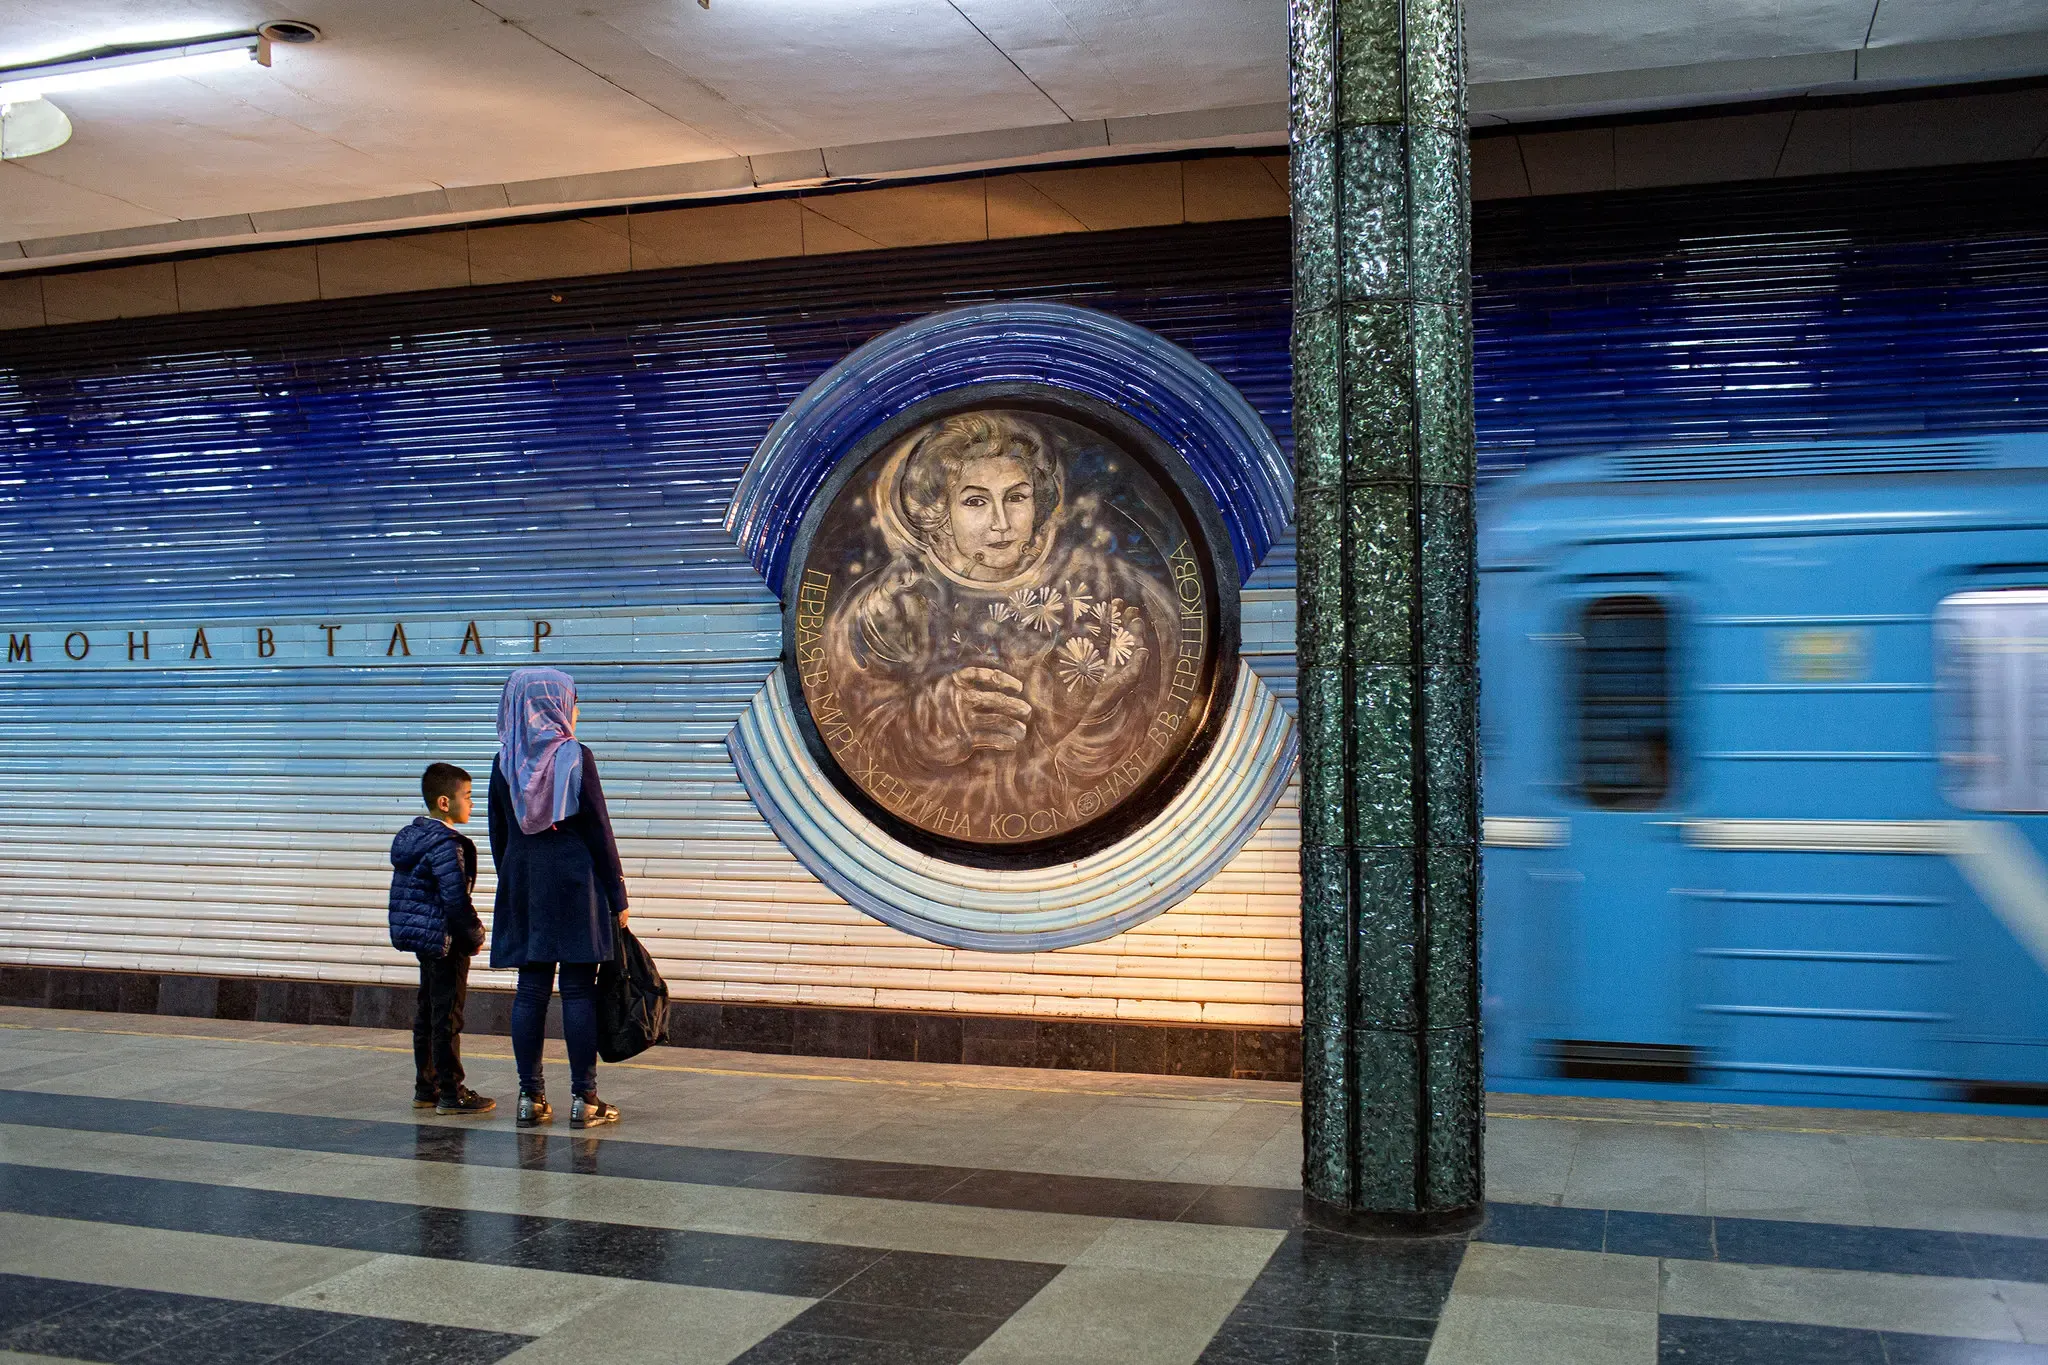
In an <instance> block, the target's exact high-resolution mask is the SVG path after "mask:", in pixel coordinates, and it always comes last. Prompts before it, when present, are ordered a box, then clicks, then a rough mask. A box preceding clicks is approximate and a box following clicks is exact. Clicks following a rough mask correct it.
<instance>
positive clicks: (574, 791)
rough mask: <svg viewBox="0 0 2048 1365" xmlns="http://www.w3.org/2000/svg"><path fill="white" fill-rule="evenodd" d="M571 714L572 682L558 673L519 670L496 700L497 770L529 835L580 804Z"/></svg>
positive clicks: (579, 757) (579, 758)
mask: <svg viewBox="0 0 2048 1365" xmlns="http://www.w3.org/2000/svg"><path fill="white" fill-rule="evenodd" d="M575 716H576V681H575V679H573V678H571V677H570V676H569V675H568V674H567V673H564V672H562V670H561V669H559V668H522V669H519V670H517V671H516V672H514V673H513V674H512V676H511V677H509V678H507V679H506V680H505V693H504V695H503V696H501V697H499V698H498V767H499V768H500V770H502V771H503V772H504V774H505V785H506V786H508V787H510V788H511V789H512V809H513V810H514V811H515V812H516V813H517V814H518V816H519V828H520V829H521V830H522V831H524V832H525V833H527V834H538V833H540V832H541V831H542V830H544V829H546V828H548V827H549V826H550V825H553V824H555V823H557V822H559V821H562V820H566V819H568V818H569V817H570V816H572V815H574V814H575V813H576V811H577V808H578V807H579V806H580V805H581V804H582V801H583V748H582V746H581V745H579V744H578V743H577V742H576V719H575Z"/></svg>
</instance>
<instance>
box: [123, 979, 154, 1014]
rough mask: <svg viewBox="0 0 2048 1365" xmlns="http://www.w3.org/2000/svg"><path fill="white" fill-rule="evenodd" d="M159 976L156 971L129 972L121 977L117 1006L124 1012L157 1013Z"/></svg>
mask: <svg viewBox="0 0 2048 1365" xmlns="http://www.w3.org/2000/svg"><path fill="white" fill-rule="evenodd" d="M157 989H158V978H157V975H156V973H154V972H127V973H124V974H123V975H122V977H121V986H120V998H119V999H118V1000H117V1001H116V1006H117V1008H119V1009H120V1011H121V1013H123V1014H155V1013H156V997H157Z"/></svg>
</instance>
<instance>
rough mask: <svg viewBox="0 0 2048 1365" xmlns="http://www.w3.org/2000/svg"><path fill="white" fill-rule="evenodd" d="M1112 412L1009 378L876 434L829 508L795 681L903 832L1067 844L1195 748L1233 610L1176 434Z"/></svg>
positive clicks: (872, 806)
mask: <svg viewBox="0 0 2048 1365" xmlns="http://www.w3.org/2000/svg"><path fill="white" fill-rule="evenodd" d="M1091 417H1093V418H1094V420H1091ZM1114 427H1115V424H1114V423H1113V422H1109V421H1105V420H1101V414H1090V413H1088V412H1086V411H1084V410H1082V409H1081V408H1079V407H1078V406H1077V405H1073V404H1069V405H1067V406H1065V407H1064V408H1063V409H1062V408H1061V407H1059V406H1058V405H1051V406H1027V405H1021V404H1020V402H1019V398H1018V396H1017V395H1009V396H1007V397H991V398H989V399H988V400H987V401H985V402H983V403H981V404H977V405H973V406H959V407H955V408H953V409H952V410H950V411H946V412H943V413H939V414H936V415H929V414H928V415H923V416H917V417H914V420H911V421H908V422H899V423H896V424H893V425H892V426H891V427H890V428H888V429H885V430H883V431H880V432H878V433H876V437H875V439H873V440H871V441H870V442H868V443H867V444H866V448H865V449H860V450H856V451H855V452H853V454H852V457H851V458H849V459H848V460H847V461H846V463H845V464H844V465H843V466H842V467H841V470H840V477H839V478H838V479H837V480H836V483H837V486H836V487H833V486H831V485H828V487H827V488H826V489H825V490H824V491H823V493H821V495H820V497H819V499H818V500H817V502H816V503H814V504H813V509H812V514H811V516H810V517H809V518H808V519H807V520H808V528H807V536H806V537H805V540H804V543H803V544H802V545H801V546H800V548H799V553H798V555H797V557H796V558H795V559H794V560H793V562H792V568H791V579H790V591H789V593H788V595H787V596H786V598H785V601H786V604H787V609H788V612H789V623H788V624H789V629H788V631H787V640H788V644H789V650H788V656H787V657H788V667H789V670H790V674H791V683H792V691H794V692H797V693H799V694H800V695H801V697H802V699H803V703H804V705H803V710H804V711H806V712H807V713H808V722H809V723H808V725H807V726H806V733H807V737H808V738H809V739H810V741H811V746H812V748H813V750H814V751H815V752H817V754H818V755H819V757H820V758H821V760H823V761H824V763H825V765H826V767H827V768H828V770H829V771H830V772H831V775H832V777H833V780H834V782H835V784H836V785H838V786H839V787H840V788H841V790H842V791H844V792H846V793H847V795H849V796H850V797H853V798H854V799H855V800H856V801H857V802H859V803H860V804H861V805H862V806H863V807H864V808H866V809H867V810H868V812H869V814H870V815H872V816H874V817H875V818H877V819H878V820H879V821H880V822H882V823H883V824H884V826H885V827H887V828H890V829H891V830H892V832H894V833H896V834H898V836H899V837H905V838H907V839H908V840H910V841H911V842H913V843H916V844H919V845H921V846H923V847H926V848H927V849H929V850H930V851H933V852H937V853H940V854H941V855H951V856H956V857H957V856H963V855H964V856H966V857H968V858H969V859H970V860H983V861H985V860H986V858H987V856H988V855H996V856H997V857H999V858H1012V859H1014V858H1023V859H1025V860H1027V861H1028V860H1029V859H1030V858H1031V856H1032V855H1033V854H1041V855H1042V854H1045V853H1048V852H1056V853H1057V854H1058V855H1059V856H1061V857H1071V856H1074V855H1075V854H1076V853H1077V852H1079V851H1085V850H1086V849H1087V848H1088V847H1099V846H1100V845H1101V844H1103V843H1105V842H1108V841H1109V840H1111V839H1114V838H1115V837H1117V836H1118V835H1120V834H1122V833H1124V832H1127V831H1128V830H1130V829H1132V828H1134V827H1135V825H1136V823H1137V822H1139V821H1142V820H1144V819H1145V818H1148V817H1149V816H1150V815H1152V814H1154V813H1156V812H1157V810H1158V809H1159V807H1160V805H1161V804H1163V802H1164V801H1165V800H1166V799H1167V798H1168V797H1169V796H1170V795H1171V790H1172V789H1173V788H1174V787H1176V786H1177V785H1178V783H1179V781H1180V780H1181V779H1182V778H1184V776H1185V770H1186V769H1188V768H1189V767H1191V766H1192V763H1191V759H1192V758H1195V757H1199V754H1198V753H1196V750H1198V749H1199V748H1200V747H1201V737H1202V735H1203V733H1204V729H1205V723H1206V721H1207V720H1208V718H1209V716H1210V714H1211V712H1212V710H1213V709H1214V708H1215V706H1216V704H1217V702H1218V697H1217V695H1216V694H1217V691H1218V680H1219V675H1221V676H1224V677H1228V676H1229V675H1228V674H1224V673H1223V672H1222V668H1221V667H1220V665H1227V666H1228V667H1229V668H1230V669H1233V670H1234V669H1235V666H1236V662H1235V659H1234V658H1228V657H1226V656H1228V655H1230V654H1232V653H1234V649H1235V643H1236V642H1235V630H1234V625H1235V623H1234V621H1233V622H1229V623H1227V625H1225V623H1223V622H1220V621H1219V616H1220V612H1219V605H1220V604H1219V599H1218V590H1217V566H1216V563H1215V561H1214V559H1213V557H1212V553H1211V550H1210V546H1209V538H1208V537H1207V536H1206V535H1205V534H1204V532H1203V527H1202V524H1201V521H1200V520H1199V518H1198V517H1197V516H1195V515H1194V514H1193V513H1192V512H1191V511H1190V508H1189V503H1188V500H1187V499H1186V498H1185V497H1184V496H1183V495H1182V493H1181V491H1180V490H1179V489H1178V488H1176V487H1175V485H1174V483H1173V480H1172V479H1171V477H1170V476H1169V475H1167V474H1166V473H1164V472H1163V470H1162V469H1161V468H1160V463H1161V459H1162V457H1169V453H1168V452H1159V451H1154V452H1147V451H1146V450H1145V449H1143V448H1142V443H1143V438H1142V437H1141V436H1139V435H1137V434H1136V433H1135V432H1133V431H1131V430H1129V429H1125V430H1115V429H1114ZM1219 625H1225V628H1223V629H1219ZM1223 700H1225V701H1227V698H1224V699H1223ZM977 854H978V855H982V857H981V858H980V859H976V855H977ZM1040 860H1041V861H1043V859H1042V858H1041V859H1040Z"/></svg>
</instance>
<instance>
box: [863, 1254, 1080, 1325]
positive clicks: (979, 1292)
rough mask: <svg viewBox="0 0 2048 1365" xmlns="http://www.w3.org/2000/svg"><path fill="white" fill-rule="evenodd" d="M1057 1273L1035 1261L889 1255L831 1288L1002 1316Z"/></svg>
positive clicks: (878, 1299) (902, 1303) (868, 1299)
mask: <svg viewBox="0 0 2048 1365" xmlns="http://www.w3.org/2000/svg"><path fill="white" fill-rule="evenodd" d="M1060 1269H1061V1267H1059V1266H1056V1265H1044V1264H1041V1263H1039V1262H1036V1261H998V1260H992V1259H989V1258H986V1257H981V1256H939V1255H934V1254H931V1253H928V1252H919V1251H892V1252H890V1253H889V1254H888V1255H886V1256H884V1257H882V1259H880V1260H879V1261H876V1262H875V1263H874V1264H873V1265H871V1266H869V1267H868V1268H867V1269H865V1270H863V1271H861V1273H860V1274H858V1275H856V1276H854V1277H853V1278H852V1279H850V1280H848V1281H847V1282H846V1283H845V1284H843V1285H841V1286H839V1288H837V1289H835V1290H833V1291H832V1298H834V1299H838V1300H846V1301H849V1302H856V1303H871V1304H887V1305H893V1306H896V1307H900V1308H933V1309H940V1310H943V1311H945V1312H948V1313H978V1314H993V1315H994V1316H996V1317H997V1318H1007V1317H1009V1316H1010V1314H1012V1313H1014V1312H1016V1311H1017V1310H1018V1309H1019V1308H1022V1307H1023V1306H1024V1305H1025V1304H1027V1303H1029V1302H1030V1301H1031V1299H1032V1297H1033V1296H1034V1295H1036V1294H1037V1293H1038V1291H1039V1290H1041V1289H1043V1288H1045V1286H1046V1284H1047V1283H1048V1282H1050V1281H1051V1279H1052V1277H1053V1276H1055V1275H1057V1274H1059V1273H1060Z"/></svg>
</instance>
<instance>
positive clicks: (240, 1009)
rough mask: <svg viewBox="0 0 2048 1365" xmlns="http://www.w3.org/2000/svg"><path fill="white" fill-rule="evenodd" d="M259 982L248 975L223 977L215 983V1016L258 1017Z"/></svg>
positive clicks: (224, 1017) (222, 1017)
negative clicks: (250, 978) (248, 977)
mask: <svg viewBox="0 0 2048 1365" xmlns="http://www.w3.org/2000/svg"><path fill="white" fill-rule="evenodd" d="M256 987H257V983H256V982H254V981H251V980H249V979H247V978H246V977H222V978H220V979H219V980H218V981H217V982H216V983H215V991H214V1000H213V1017H214V1018H216V1019H242V1020H249V1019H254V1018H255V1017H256V994H257V991H256Z"/></svg>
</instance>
